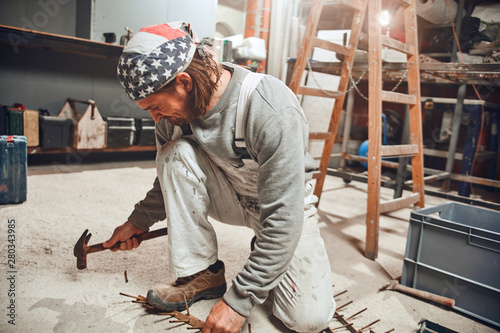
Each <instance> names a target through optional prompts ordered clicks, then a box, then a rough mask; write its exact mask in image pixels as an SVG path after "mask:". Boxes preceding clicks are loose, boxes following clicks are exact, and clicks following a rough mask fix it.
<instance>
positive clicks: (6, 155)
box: [0, 135, 28, 205]
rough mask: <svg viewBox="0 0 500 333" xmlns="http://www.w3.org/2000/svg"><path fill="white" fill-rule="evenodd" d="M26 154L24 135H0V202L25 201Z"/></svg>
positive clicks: (26, 187) (26, 188)
mask: <svg viewBox="0 0 500 333" xmlns="http://www.w3.org/2000/svg"><path fill="white" fill-rule="evenodd" d="M27 156H28V151H27V145H26V137H25V136H18V135H9V136H7V135H1V136H0V204H2V205H4V204H13V203H21V202H24V201H26V194H27V190H28V186H27V183H28V181H27V180H28V179H27V177H28V175H27V169H28V163H27Z"/></svg>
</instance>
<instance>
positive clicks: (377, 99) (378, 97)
mask: <svg viewBox="0 0 500 333" xmlns="http://www.w3.org/2000/svg"><path fill="white" fill-rule="evenodd" d="M393 1H395V2H398V3H399V5H401V6H403V8H404V31H405V43H402V42H400V41H399V40H396V39H393V38H390V37H388V36H383V35H382V27H381V25H380V23H379V17H380V13H381V12H382V0H370V1H369V4H368V29H369V32H368V50H369V52H368V53H369V64H368V66H369V72H370V77H369V88H368V89H369V93H368V100H369V101H368V104H369V105H368V123H369V125H368V128H369V130H368V140H369V144H368V201H367V214H366V249H365V256H366V257H367V258H370V259H375V258H376V257H377V254H378V236H379V235H378V234H379V216H380V214H381V213H386V212H390V211H394V210H397V209H400V208H403V207H407V206H409V205H412V204H413V205H414V206H415V207H420V208H423V207H424V165H423V163H424V161H423V149H422V119H421V104H420V71H419V56H418V37H417V15H416V9H415V1H417V0H393ZM383 47H388V48H391V49H394V50H396V51H399V52H402V53H404V54H406V58H407V70H408V93H406V94H403V93H397V92H392V91H386V90H383V89H382V86H383V82H382V49H383ZM383 102H387V103H398V104H406V105H408V108H409V119H408V121H409V124H410V144H407V145H382V103H383ZM385 156H392V157H394V156H399V157H404V156H411V157H412V180H413V193H412V194H411V195H408V196H406V197H401V198H397V199H393V200H390V201H386V202H383V203H380V181H381V161H382V157H385Z"/></svg>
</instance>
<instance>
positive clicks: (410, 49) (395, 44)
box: [381, 36, 415, 54]
mask: <svg viewBox="0 0 500 333" xmlns="http://www.w3.org/2000/svg"><path fill="white" fill-rule="evenodd" d="M381 39H382V45H384V46H387V47H388V48H391V49H393V50H396V51H399V52H403V53H406V54H413V53H415V47H414V46H413V45H409V44H406V43H403V42H400V41H399V40H396V39H394V38H391V37H387V36H382V37H381Z"/></svg>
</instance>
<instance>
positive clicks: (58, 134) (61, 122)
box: [39, 116, 73, 149]
mask: <svg viewBox="0 0 500 333" xmlns="http://www.w3.org/2000/svg"><path fill="white" fill-rule="evenodd" d="M39 121H40V146H41V147H42V148H44V149H50V148H66V147H68V146H71V145H72V141H73V120H71V119H69V118H65V117H57V116H40V118H39Z"/></svg>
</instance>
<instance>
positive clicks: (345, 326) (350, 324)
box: [330, 323, 353, 331]
mask: <svg viewBox="0 0 500 333" xmlns="http://www.w3.org/2000/svg"><path fill="white" fill-rule="evenodd" d="M352 325H353V324H352V323H349V324H347V325H342V326H339V327H335V328H330V330H332V331H336V330H340V329H341V328H347V327H349V326H352Z"/></svg>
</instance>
